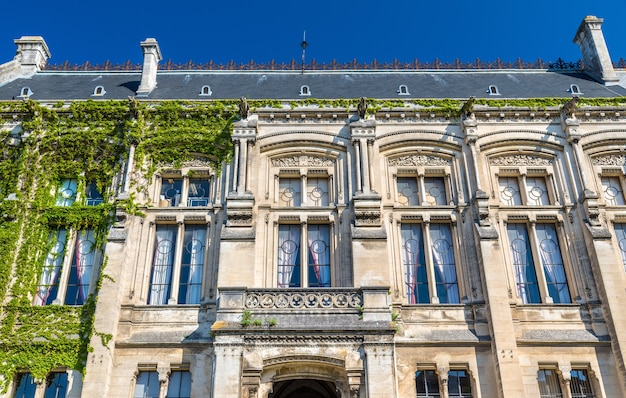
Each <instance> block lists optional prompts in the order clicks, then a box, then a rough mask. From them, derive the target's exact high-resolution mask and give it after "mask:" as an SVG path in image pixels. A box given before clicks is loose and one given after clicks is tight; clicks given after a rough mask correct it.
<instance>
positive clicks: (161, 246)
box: [148, 225, 178, 305]
mask: <svg viewBox="0 0 626 398" xmlns="http://www.w3.org/2000/svg"><path fill="white" fill-rule="evenodd" d="M177 229H178V227H177V226H176V225H157V227H156V237H155V241H154V257H153V259H152V275H151V277H150V292H149V295H148V304H155V305H162V304H167V301H168V300H169V297H170V287H171V285H172V268H173V266H174V254H175V251H176V231H177Z"/></svg>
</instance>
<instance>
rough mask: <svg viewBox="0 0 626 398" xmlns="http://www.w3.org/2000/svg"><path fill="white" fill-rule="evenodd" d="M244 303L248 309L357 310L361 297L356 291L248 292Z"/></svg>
mask: <svg viewBox="0 0 626 398" xmlns="http://www.w3.org/2000/svg"><path fill="white" fill-rule="evenodd" d="M244 303H245V307H246V308H249V309H271V308H280V309H286V308H297V309H303V308H307V309H310V308H319V309H331V308H359V307H360V306H361V305H362V304H363V297H362V295H361V293H360V292H358V291H356V290H341V291H329V290H328V289H324V290H309V289H307V290H288V291H287V290H281V291H268V290H248V291H247V292H246V298H245V301H244Z"/></svg>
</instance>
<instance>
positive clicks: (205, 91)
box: [200, 86, 213, 96]
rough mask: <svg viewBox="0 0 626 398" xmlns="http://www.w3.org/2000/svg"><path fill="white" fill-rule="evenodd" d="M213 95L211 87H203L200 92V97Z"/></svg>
mask: <svg viewBox="0 0 626 398" xmlns="http://www.w3.org/2000/svg"><path fill="white" fill-rule="evenodd" d="M211 94H213V92H212V91H211V86H202V89H201V90H200V95H204V96H209V95H211Z"/></svg>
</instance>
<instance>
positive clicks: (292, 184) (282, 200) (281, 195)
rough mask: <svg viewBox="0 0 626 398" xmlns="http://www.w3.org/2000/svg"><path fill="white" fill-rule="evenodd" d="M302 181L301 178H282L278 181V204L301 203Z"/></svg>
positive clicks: (291, 204) (290, 204) (297, 204)
mask: <svg viewBox="0 0 626 398" xmlns="http://www.w3.org/2000/svg"><path fill="white" fill-rule="evenodd" d="M301 193H302V182H301V180H300V178H280V180H279V182H278V204H279V205H280V206H288V207H296V206H300V204H301V200H302V198H301Z"/></svg>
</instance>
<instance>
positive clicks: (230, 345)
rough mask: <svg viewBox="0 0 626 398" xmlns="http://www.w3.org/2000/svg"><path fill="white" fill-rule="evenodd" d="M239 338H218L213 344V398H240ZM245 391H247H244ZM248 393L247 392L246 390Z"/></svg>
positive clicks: (240, 349) (240, 356)
mask: <svg viewBox="0 0 626 398" xmlns="http://www.w3.org/2000/svg"><path fill="white" fill-rule="evenodd" d="M240 340H241V337H237V336H232V337H231V336H218V337H217V338H216V341H215V343H214V345H213V346H214V349H215V356H214V361H213V380H212V383H211V384H212V385H213V395H212V397H213V398H240V397H241V396H242V388H241V381H242V380H241V375H242V369H241V368H242V367H241V358H242V355H243V349H242V347H243V345H242V342H241V341H240ZM246 390H247V389H246ZM248 391H249V390H248Z"/></svg>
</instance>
